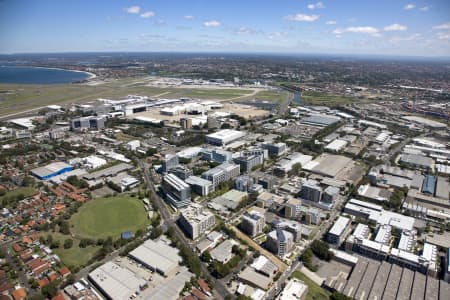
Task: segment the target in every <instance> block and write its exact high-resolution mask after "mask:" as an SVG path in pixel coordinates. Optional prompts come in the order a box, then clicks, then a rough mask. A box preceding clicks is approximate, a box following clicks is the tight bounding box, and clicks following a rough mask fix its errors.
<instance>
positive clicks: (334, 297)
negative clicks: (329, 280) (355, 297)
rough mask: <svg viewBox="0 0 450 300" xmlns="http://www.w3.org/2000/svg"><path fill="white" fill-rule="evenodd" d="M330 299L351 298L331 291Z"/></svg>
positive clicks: (346, 299)
mask: <svg viewBox="0 0 450 300" xmlns="http://www.w3.org/2000/svg"><path fill="white" fill-rule="evenodd" d="M330 299H331V300H351V299H352V298H350V297H347V296H345V295H344V294H341V293H339V292H333V294H331V296H330Z"/></svg>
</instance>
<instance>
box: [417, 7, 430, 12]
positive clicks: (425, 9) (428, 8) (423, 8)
mask: <svg viewBox="0 0 450 300" xmlns="http://www.w3.org/2000/svg"><path fill="white" fill-rule="evenodd" d="M419 10H421V11H429V10H430V7H429V6H424V7H421V8H419Z"/></svg>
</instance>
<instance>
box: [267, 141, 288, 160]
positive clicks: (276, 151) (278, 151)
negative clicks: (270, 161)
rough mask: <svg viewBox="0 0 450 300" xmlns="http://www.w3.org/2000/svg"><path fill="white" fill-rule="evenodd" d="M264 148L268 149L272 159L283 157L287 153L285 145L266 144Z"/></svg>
mask: <svg viewBox="0 0 450 300" xmlns="http://www.w3.org/2000/svg"><path fill="white" fill-rule="evenodd" d="M262 147H263V149H267V151H268V152H269V155H270V156H272V157H277V156H281V155H283V154H285V153H286V151H287V146H286V144H285V143H265V144H263V145H262Z"/></svg>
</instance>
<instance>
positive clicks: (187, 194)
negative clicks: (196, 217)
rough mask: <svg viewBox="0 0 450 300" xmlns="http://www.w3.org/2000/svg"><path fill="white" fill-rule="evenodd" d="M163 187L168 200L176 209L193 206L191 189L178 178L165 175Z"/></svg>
mask: <svg viewBox="0 0 450 300" xmlns="http://www.w3.org/2000/svg"><path fill="white" fill-rule="evenodd" d="M161 187H162V190H163V191H164V194H165V195H166V200H167V201H168V202H169V203H170V204H171V205H173V206H174V207H176V208H182V207H185V206H188V205H190V204H191V188H190V187H189V185H188V184H187V183H185V182H184V181H183V180H181V179H180V178H178V177H177V176H175V175H173V174H167V175H165V176H164V177H163V181H162V183H161Z"/></svg>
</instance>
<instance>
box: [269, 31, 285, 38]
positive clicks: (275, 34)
mask: <svg viewBox="0 0 450 300" xmlns="http://www.w3.org/2000/svg"><path fill="white" fill-rule="evenodd" d="M285 36H287V32H284V31H275V32H272V33H271V34H269V39H271V40H273V39H276V38H282V37H285Z"/></svg>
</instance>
